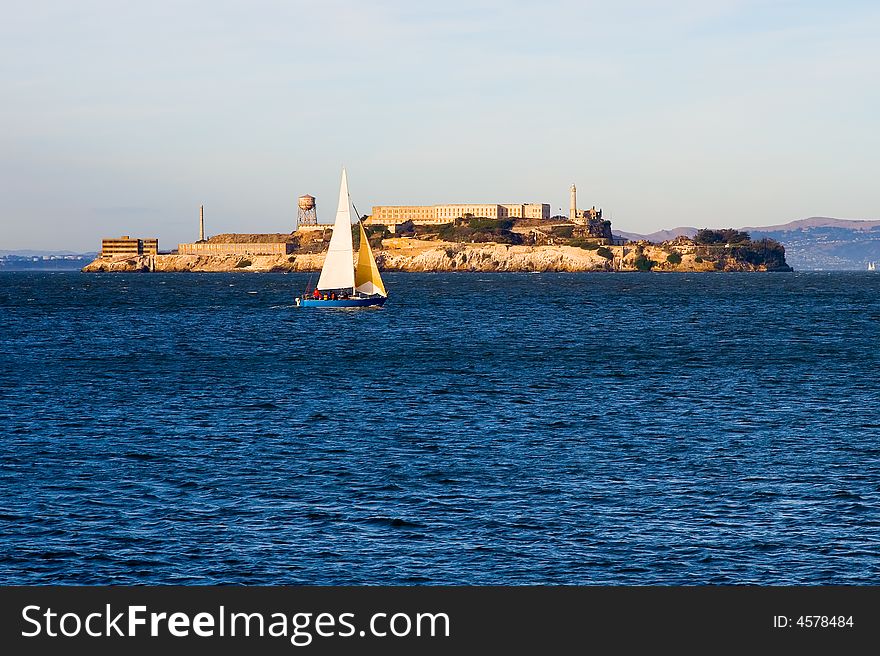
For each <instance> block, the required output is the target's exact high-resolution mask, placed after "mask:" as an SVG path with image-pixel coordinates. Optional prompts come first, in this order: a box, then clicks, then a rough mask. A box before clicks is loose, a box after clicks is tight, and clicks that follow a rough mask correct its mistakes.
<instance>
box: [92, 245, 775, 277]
mask: <svg viewBox="0 0 880 656" xmlns="http://www.w3.org/2000/svg"><path fill="white" fill-rule="evenodd" d="M607 251H608V252H606V255H607V254H610V255H611V256H612V257H611V258H610V259H609V258H607V257H603V256H602V255H601V254H600V253H599V252H598V251H595V250H585V249H582V248H577V247H574V246H508V245H505V244H455V243H449V242H437V241H420V240H417V239H403V238H398V239H386V240H385V243H384V244H383V249H381V250H376V251H375V255H376V261H377V263H378V265H379V268H380V269H381V270H383V271H431V272H436V271H521V272H528V271H637V270H638V269H639V266H640V265H641V266H642V267H644V262H645V261H651V262H653V266H652V270H653V271H764V270H766V267H762V266H755V265H752V264H749V263H748V262H741V261H736V260H734V259H730V258H727V259H726V260H725V261H723V262H721V261H714V260H702V261H699V260H700V258H699V257H697V256H696V255H695V254H694V253H692V252H688V249H681V250H678V251H675V252H676V253H678V254H679V256H680V257H681V262H679V263H671V262H668V261H667V257H668V256H669V254H670V252H672V251H671V250H670V248H669V247H668V246H664V245H656V244H647V243H639V244H627V245H626V246H609V247H607ZM640 258H641V262H640V261H639V260H640ZM323 262H324V254H323V253H318V254H309V253H304V254H298V255H154V256H149V255H144V256H139V257H127V258H118V259H115V260H102V259H101V258H98V259H96V260H95V261H93V262H91V263H90V264H88V265H87V266H86V267H85V268H83V271H84V272H113V271H120V272H121V271H129V272H130V271H158V272H178V271H181V272H183V271H191V272H222V271H242V272H246V271H252V272H270V271H319V270H320V269H321V265H322V264H323Z"/></svg>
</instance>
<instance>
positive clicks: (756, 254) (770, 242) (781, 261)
mask: <svg viewBox="0 0 880 656" xmlns="http://www.w3.org/2000/svg"><path fill="white" fill-rule="evenodd" d="M728 252H729V253H730V256H731V257H733V258H736V259H737V260H741V261H743V262H748V263H749V264H752V265H754V266H766V267H767V268H768V269H783V270H785V269H789V268H790V267H789V266H788V264H787V263H786V261H785V247H784V246H783V245H782V244H780V243H779V242H778V241H776V240H774V239H760V240H758V241H750V242H749V243H747V244H742V245H737V246H732V247H731V248H730V249H728Z"/></svg>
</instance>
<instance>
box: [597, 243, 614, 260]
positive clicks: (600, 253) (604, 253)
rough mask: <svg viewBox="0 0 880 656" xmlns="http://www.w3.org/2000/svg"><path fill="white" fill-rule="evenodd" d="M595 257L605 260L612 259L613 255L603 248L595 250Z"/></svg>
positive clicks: (608, 249)
mask: <svg viewBox="0 0 880 656" xmlns="http://www.w3.org/2000/svg"><path fill="white" fill-rule="evenodd" d="M596 255H598V256H600V257H604V258H605V259H606V260H613V259H614V253H612V252H611V249H610V248H605V247H604V246H602V247H600V248H597V249H596Z"/></svg>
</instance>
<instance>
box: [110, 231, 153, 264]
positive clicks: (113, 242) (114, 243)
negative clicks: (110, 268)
mask: <svg viewBox="0 0 880 656" xmlns="http://www.w3.org/2000/svg"><path fill="white" fill-rule="evenodd" d="M158 254H159V240H158V239H136V238H132V237H129V236H128V235H123V236H122V237H119V238H118V239H114V238H112V237H110V238H106V239H102V240H101V257H102V258H105V259H111V258H114V257H134V256H137V255H158Z"/></svg>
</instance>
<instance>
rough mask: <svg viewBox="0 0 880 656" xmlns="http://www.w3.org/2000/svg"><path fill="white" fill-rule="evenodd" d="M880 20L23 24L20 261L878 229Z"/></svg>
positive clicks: (97, 13) (604, 11) (614, 14)
mask: <svg viewBox="0 0 880 656" xmlns="http://www.w3.org/2000/svg"><path fill="white" fill-rule="evenodd" d="M878 28H880V7H877V6H875V5H873V4H872V3H869V2H854V1H849V2H840V3H835V4H834V5H833V6H831V5H828V3H823V2H788V1H783V2H749V1H737V0H724V1H721V2H714V3H703V2H695V1H679V2H666V3H662V4H661V3H655V2H647V1H645V0H639V1H624V2H620V3H615V4H614V5H613V6H609V5H607V3H599V2H549V3H540V4H539V3H531V2H467V3H463V2H451V3H445V4H444V5H443V6H442V7H440V6H430V7H426V6H418V5H412V4H410V3H402V2H373V3H352V2H327V3H315V4H312V3H302V2H281V1H280V0H279V1H275V2H271V1H266V0H260V1H258V2H250V3H235V2H222V3H205V2H188V3H171V2H151V3H148V4H147V3H132V4H124V5H121V4H117V3H112V2H108V1H106V0H84V1H82V2H78V3H75V4H73V5H69V4H66V3H62V2H40V3H30V4H27V5H12V6H7V7H6V11H5V12H4V22H3V24H2V25H0V54H2V62H3V63H2V64H0V84H2V86H3V89H4V103H3V105H2V106H0V116H2V118H3V124H4V126H5V128H6V129H4V130H3V132H2V133H0V185H2V187H0V189H2V191H0V227H2V232H0V249H3V250H22V249H34V250H70V251H76V252H88V251H95V250H97V249H99V247H100V239H101V238H102V237H109V236H119V235H122V234H130V235H132V236H140V237H153V236H158V237H159V240H160V248H162V249H163V250H164V249H169V248H174V247H176V245H177V243H178V242H180V241H192V240H193V239H195V238H196V237H197V227H198V208H199V205H200V204H204V205H205V221H206V228H207V232H208V234H209V235H213V234H219V233H223V232H289V231H290V230H292V229H293V227H294V222H295V218H296V198H297V196H299V195H302V194H306V193H309V194H312V195H314V196H316V198H317V204H318V217H319V220H320V221H322V222H330V221H331V219H332V216H333V214H334V213H335V203H336V197H337V189H338V184H339V172H340V168H341V166H342V165H345V166H346V167H347V168H348V172H349V182H350V189H351V195H352V199H353V201H354V203H355V204H356V205H357V207H358V209H359V210H360V211H361V212H362V213H369V211H370V208H371V206H372V205H378V204H383V205H397V204H437V203H456V202H499V203H511V202H546V203H550V205H551V213H552V214H557V213H563V214H567V211H568V188H569V186H570V185H571V184H572V183H575V184H577V187H578V200H579V206H580V207H582V208H586V207H590V206H592V205H596V206H598V207H602V208H603V209H604V210H605V212H606V217H608V218H611V219H612V221H613V227H614V229H615V230H619V231H624V232H635V233H642V234H647V233H652V232H655V231H657V230H663V229H672V228H675V227H678V226H695V227H723V226H733V227H742V226H761V225H776V224H781V223H786V222H788V221H791V220H796V219H802V218H807V217H811V216H828V217H838V218H849V217H852V218H857V219H872V218H877V217H878V215H880V212H878V211H877V207H878V202H877V201H878V192H877V191H876V183H875V182H874V180H873V177H874V172H875V171H876V170H877V168H878V164H880V148H878V145H880V144H878V142H880V136H878V131H877V130H876V126H875V123H876V116H877V110H878V108H880V102H878V101H880V91H878V90H877V87H876V84H874V80H875V79H876V78H877V76H878V73H880V43H878V42H877V39H876V33H877V31H878Z"/></svg>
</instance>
